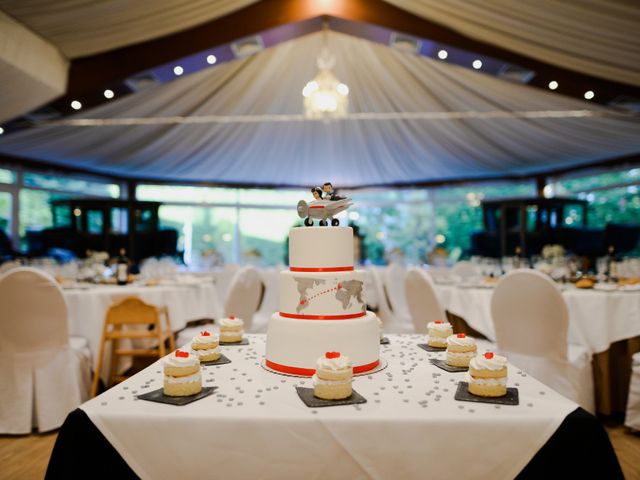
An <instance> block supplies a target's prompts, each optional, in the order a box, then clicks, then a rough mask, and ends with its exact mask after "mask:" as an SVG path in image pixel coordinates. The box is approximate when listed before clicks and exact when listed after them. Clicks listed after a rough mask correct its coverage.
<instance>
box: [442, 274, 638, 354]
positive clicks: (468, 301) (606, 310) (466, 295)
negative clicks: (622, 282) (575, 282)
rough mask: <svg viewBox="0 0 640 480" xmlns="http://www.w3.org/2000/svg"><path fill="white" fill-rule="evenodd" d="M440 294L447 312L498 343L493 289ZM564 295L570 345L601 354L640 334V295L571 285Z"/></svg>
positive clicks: (446, 289) (450, 289) (445, 288)
mask: <svg viewBox="0 0 640 480" xmlns="http://www.w3.org/2000/svg"><path fill="white" fill-rule="evenodd" d="M437 292H438V294H439V295H440V299H441V301H442V303H443V305H444V306H445V308H446V309H447V310H449V311H450V312H451V313H453V314H455V315H458V316H460V317H462V318H464V319H465V321H466V322H467V323H468V324H469V326H471V327H472V328H474V329H475V330H477V331H479V332H480V333H482V334H483V335H485V336H486V337H487V338H489V339H490V340H492V341H493V340H495V329H494V326H493V320H492V318H491V295H492V294H493V288H487V287H465V286H460V285H438V286H437ZM562 296H563V297H564V299H565V300H566V302H567V307H568V309H569V342H570V343H575V344H578V345H582V346H585V347H587V348H588V349H589V350H590V351H591V352H592V353H600V352H604V351H606V350H608V349H609V346H610V345H611V344H612V343H614V342H617V341H620V340H625V339H627V338H633V337H635V336H638V335H640V292H637V291H627V292H625V291H613V292H604V291H598V290H581V289H578V288H575V287H574V286H567V287H565V288H564V290H563V291H562Z"/></svg>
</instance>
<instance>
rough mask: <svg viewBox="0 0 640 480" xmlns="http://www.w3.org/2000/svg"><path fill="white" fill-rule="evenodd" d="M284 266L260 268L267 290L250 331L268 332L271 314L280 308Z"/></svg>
mask: <svg viewBox="0 0 640 480" xmlns="http://www.w3.org/2000/svg"><path fill="white" fill-rule="evenodd" d="M282 270H284V267H276V268H268V269H263V270H260V277H261V278H262V283H263V284H264V287H265V291H264V296H263V299H262V303H261V305H260V309H259V310H258V311H257V312H256V313H255V315H254V316H253V322H252V327H251V332H250V333H267V327H268V326H269V319H270V318H271V315H273V314H274V313H276V312H277V311H278V310H279V309H280V272H281V271H282Z"/></svg>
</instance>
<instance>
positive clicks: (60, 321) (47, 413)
mask: <svg viewBox="0 0 640 480" xmlns="http://www.w3.org/2000/svg"><path fill="white" fill-rule="evenodd" d="M77 340H78V341H77V342H75V343H78V345H79V348H80V349H84V348H85V347H86V340H84V339H77ZM83 340H84V342H83ZM90 383H91V361H90V358H88V357H86V356H84V355H82V354H81V353H80V352H76V351H75V350H74V349H73V348H72V346H71V344H70V339H69V327H68V323H67V305H66V303H65V300H64V296H63V294H62V290H61V289H60V287H59V286H58V284H57V283H56V281H55V280H54V279H53V277H51V276H50V275H49V274H47V273H45V272H42V271H40V270H37V269H34V268H26V267H18V268H14V269H13V270H11V271H9V272H7V273H5V274H4V275H2V276H0V385H2V393H3V394H2V396H1V397H0V433H3V434H4V433H10V434H27V433H30V432H31V430H32V428H33V427H35V428H37V429H38V431H40V432H45V431H48V430H54V429H56V428H58V427H60V425H62V423H63V422H64V419H65V418H66V416H67V414H69V413H70V412H71V411H72V410H73V409H75V408H76V407H77V406H78V405H80V404H81V403H82V402H83V401H85V400H86V399H87V394H88V392H89V386H90Z"/></svg>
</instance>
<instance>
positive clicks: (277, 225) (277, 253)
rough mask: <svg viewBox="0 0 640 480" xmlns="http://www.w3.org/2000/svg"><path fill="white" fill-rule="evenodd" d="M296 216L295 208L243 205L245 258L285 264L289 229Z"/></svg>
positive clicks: (242, 245)
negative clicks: (248, 206)
mask: <svg viewBox="0 0 640 480" xmlns="http://www.w3.org/2000/svg"><path fill="white" fill-rule="evenodd" d="M294 205H295V204H294ZM297 218H298V217H297V215H296V213H295V210H294V209H293V208H290V209H271V208H260V209H258V208H242V209H240V217H239V222H240V223H239V225H240V252H241V255H242V260H243V261H244V262H245V263H254V264H256V265H265V266H267V265H270V266H275V265H283V264H284V263H285V258H286V255H287V252H286V245H287V243H286V242H287V237H288V236H289V229H290V228H291V227H293V225H294V223H295V221H296V219H297Z"/></svg>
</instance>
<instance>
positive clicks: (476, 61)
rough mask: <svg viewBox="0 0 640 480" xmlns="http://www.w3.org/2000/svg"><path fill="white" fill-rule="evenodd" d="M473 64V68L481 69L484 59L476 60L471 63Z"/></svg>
mask: <svg viewBox="0 0 640 480" xmlns="http://www.w3.org/2000/svg"><path fill="white" fill-rule="evenodd" d="M471 66H472V67H473V68H475V69H476V70H480V69H481V68H482V61H480V60H474V61H473V63H472V64H471Z"/></svg>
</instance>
